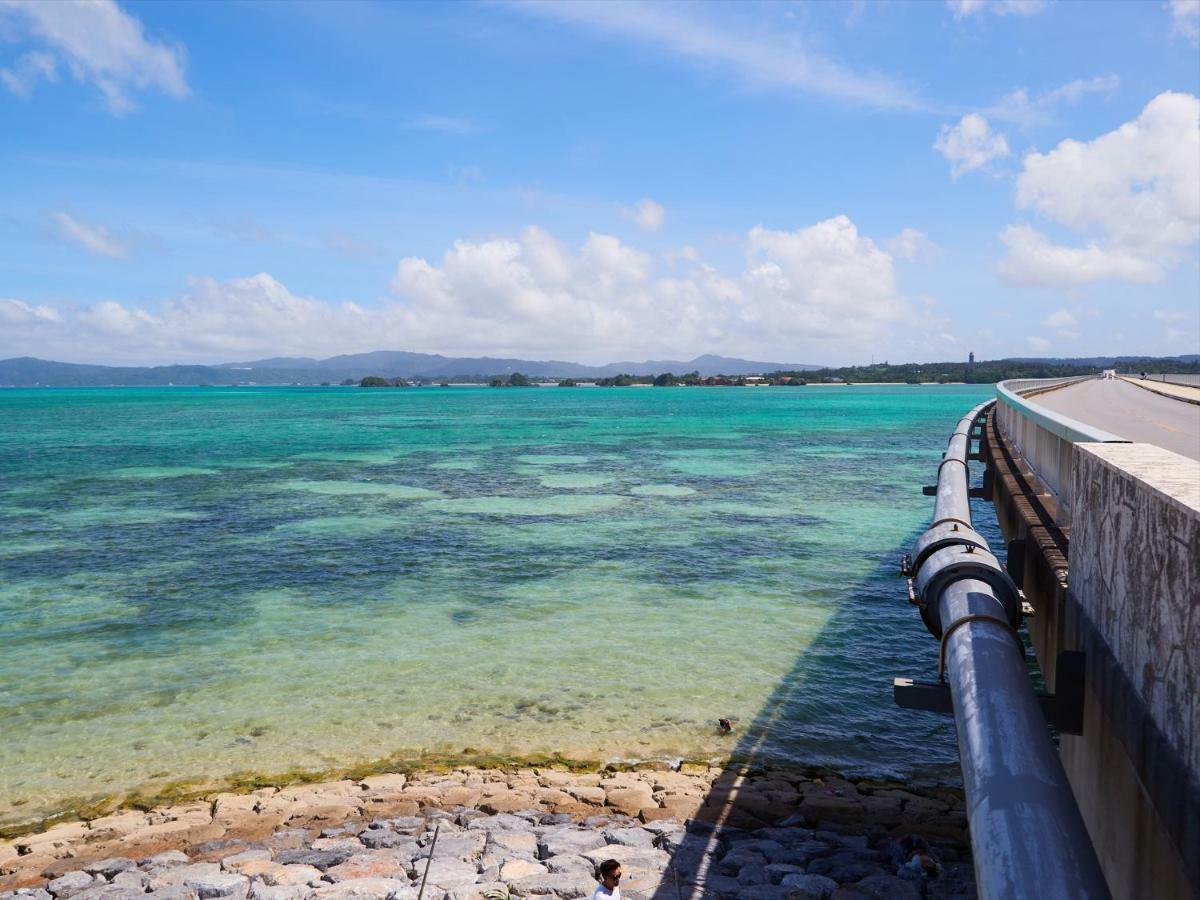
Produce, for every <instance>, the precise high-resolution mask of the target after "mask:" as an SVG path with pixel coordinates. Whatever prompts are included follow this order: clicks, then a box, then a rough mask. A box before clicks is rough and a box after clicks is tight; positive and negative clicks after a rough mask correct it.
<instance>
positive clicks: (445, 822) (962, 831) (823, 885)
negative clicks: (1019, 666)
mask: <svg viewBox="0 0 1200 900" xmlns="http://www.w3.org/2000/svg"><path fill="white" fill-rule="evenodd" d="M435 834H436V843H435ZM431 851H432V858H431ZM609 858H613V859H617V860H618V861H620V862H621V864H622V868H623V870H624V873H625V876H624V879H623V881H622V895H623V897H625V898H627V900H638V898H646V900H651V898H653V900H693V898H700V897H712V898H731V900H776V898H789V900H790V898H794V900H809V898H836V900H863V898H900V900H904V898H921V897H930V898H940V900H951V898H955V900H957V898H969V897H974V896H975V884H974V874H973V870H972V866H971V859H970V847H969V844H968V841H967V834H966V813H965V807H964V805H963V798H962V793H961V791H960V790H958V789H955V788H948V787H936V786H935V787H915V786H912V785H904V784H899V783H894V782H882V781H872V780H852V779H847V778H842V777H839V776H837V775H834V774H832V773H826V772H815V771H811V770H810V771H800V770H782V769H772V770H762V771H759V770H752V771H744V770H740V769H737V768H731V767H721V766H705V765H700V764H688V763H685V764H683V765H681V766H679V767H678V768H676V769H672V768H670V767H668V766H666V765H660V766H651V767H647V768H642V769H638V770H633V771H612V770H605V771H600V772H591V773H578V772H573V771H571V770H569V769H568V768H566V767H560V766H545V767H535V768H521V769H513V770H503V769H481V768H475V767H461V768H456V769H453V770H449V771H430V772H420V773H415V774H408V775H405V774H398V773H397V774H383V775H374V776H371V777H367V778H362V779H360V780H349V779H347V780H341V781H330V782H324V783H319V784H304V785H298V786H286V787H270V788H263V789H260V790H255V791H252V792H249V793H217V794H214V795H212V796H210V797H205V798H203V799H201V800H197V801H195V802H187V803H180V804H176V805H170V806H160V807H156V808H153V809H149V810H136V809H126V810H120V811H116V812H113V813H111V814H109V815H104V816H100V817H98V818H93V819H91V820H89V821H76V822H68V823H62V824H58V825H54V826H52V827H50V828H48V829H46V830H45V831H42V832H40V833H36V834H26V835H23V836H21V837H17V838H13V839H10V840H7V841H3V842H0V900H150V898H154V900H416V898H417V897H418V894H419V891H420V885H421V880H422V878H423V877H424V876H425V872H426V868H428V876H427V884H426V887H425V890H424V897H427V898H431V900H497V898H504V897H518V898H525V897H528V898H547V900H553V898H561V900H576V898H586V897H590V896H591V894H592V891H593V890H594V888H595V886H596V880H595V875H596V868H597V867H598V865H599V864H600V863H601V862H602V861H603V860H605V859H609Z"/></svg>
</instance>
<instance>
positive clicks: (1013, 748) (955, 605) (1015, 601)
mask: <svg viewBox="0 0 1200 900" xmlns="http://www.w3.org/2000/svg"><path fill="white" fill-rule="evenodd" d="M990 405H991V403H983V404H980V405H979V406H977V407H975V409H973V410H971V411H970V412H969V413H967V415H965V416H964V417H963V418H962V420H961V421H960V422H959V423H958V427H957V428H955V430H954V434H953V435H952V436H951V437H950V444H949V446H948V447H947V449H946V453H945V455H944V457H943V458H942V462H941V464H940V465H939V467H938V482H937V501H936V504H935V506H934V513H933V524H932V525H930V527H929V529H928V530H927V531H926V532H925V533H924V534H923V535H921V537H920V538H919V539H918V540H917V543H916V545H915V546H914V547H913V551H912V553H911V554H910V560H909V561H908V562H907V563H906V565H905V569H906V574H909V575H911V576H912V579H913V581H912V585H913V588H912V598H913V602H915V603H916V604H917V605H918V606H919V607H920V609H921V617H922V619H923V620H924V622H925V625H926V626H927V627H928V628H929V631H930V632H931V633H932V634H933V636H934V637H936V638H938V640H939V641H941V654H940V662H939V678H941V679H944V680H945V682H946V683H947V685H948V686H949V690H950V698H951V704H952V706H953V712H954V722H955V725H956V726H957V729H958V752H959V758H960V760H961V762H962V773H963V782H964V785H965V788H966V795H967V817H968V819H969V821H970V827H971V846H972V852H973V854H974V857H975V878H976V883H977V885H978V889H979V895H980V896H981V897H984V898H987V900H998V898H1018V897H1021V898H1025V897H1038V898H1047V900H1050V898H1054V900H1057V898H1066V897H1078V898H1104V897H1108V896H1109V893H1108V888H1107V886H1106V885H1105V882H1104V876H1103V874H1102V873H1101V871H1100V864H1099V862H1098V860H1097V859H1096V854H1095V851H1094V850H1093V849H1092V844H1091V841H1090V840H1089V839H1088V834H1087V830H1086V829H1085V828H1084V825H1083V819H1082V818H1081V817H1080V814H1079V808H1078V807H1077V806H1076V805H1075V798H1074V797H1073V796H1072V794H1071V787H1070V785H1069V784H1068V782H1067V776H1066V773H1065V772H1064V771H1063V767H1062V763H1061V762H1060V761H1059V758H1058V752H1057V750H1056V749H1055V746H1054V743H1053V741H1052V740H1051V738H1050V734H1049V731H1048V730H1047V727H1046V720H1045V718H1044V717H1043V713H1042V711H1041V709H1040V707H1039V706H1038V700H1037V697H1036V695H1035V694H1034V690H1033V684H1032V683H1031V682H1030V680H1029V676H1028V674H1027V673H1026V669H1025V660H1024V651H1023V645H1022V643H1021V639H1020V636H1019V635H1018V633H1017V627H1018V626H1019V625H1020V623H1021V594H1020V592H1019V591H1018V590H1017V587H1016V585H1015V584H1014V583H1013V581H1012V579H1011V578H1009V576H1008V573H1007V572H1005V570H1004V567H1003V566H1002V565H1001V564H1000V562H999V560H997V559H996V557H995V556H994V555H993V554H992V552H991V550H990V548H989V547H988V544H987V541H986V540H984V538H983V537H982V536H981V535H980V534H979V533H978V532H976V531H975V530H974V529H973V528H972V527H971V506H970V478H969V473H968V471H967V460H968V458H969V457H970V451H971V438H972V431H973V429H974V427H975V423H976V421H977V420H978V419H980V417H981V416H982V415H983V413H984V412H985V411H986V409H987V408H988V407H989V406H990Z"/></svg>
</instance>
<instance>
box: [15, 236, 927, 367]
mask: <svg viewBox="0 0 1200 900" xmlns="http://www.w3.org/2000/svg"><path fill="white" fill-rule="evenodd" d="M742 249H743V252H744V259H745V262H744V265H743V266H742V267H741V269H740V271H734V272H729V273H726V272H722V271H720V270H718V269H717V268H716V267H715V266H712V265H710V264H708V263H707V262H705V261H704V260H703V259H701V258H699V256H698V254H692V258H691V259H680V260H677V262H679V263H681V264H682V266H683V270H682V271H680V270H678V269H676V270H675V271H674V272H673V273H671V272H670V270H669V269H664V268H663V267H662V266H665V264H663V263H660V261H657V260H656V259H655V258H654V257H653V256H651V255H650V254H648V253H646V252H644V251H642V250H640V249H638V248H636V247H632V246H630V245H628V244H625V243H623V242H622V241H620V240H619V239H617V238H615V237H613V236H611V235H603V234H595V233H593V234H590V235H588V237H587V238H586V239H585V240H584V241H583V242H582V244H581V245H579V246H577V247H570V246H567V245H565V244H563V243H562V242H561V241H559V240H557V239H556V238H555V237H554V236H553V235H551V234H549V233H548V232H546V231H545V230H543V229H541V228H536V227H530V228H527V229H525V230H524V231H523V232H522V233H521V234H520V235H518V236H516V237H497V238H493V239H489V240H482V241H458V242H455V243H454V245H453V246H451V247H450V248H449V249H448V250H447V251H446V252H445V253H444V254H443V255H442V256H441V258H440V259H434V260H429V259H425V258H421V257H407V258H405V259H402V260H400V262H399V263H398V265H397V267H396V270H395V274H394V276H393V278H392V283H391V289H392V294H393V297H392V299H389V300H388V301H386V302H384V303H382V304H380V305H377V306H371V307H365V306H361V305H359V304H356V303H340V304H335V303H329V302H325V301H321V300H317V299H313V298H307V297H302V296H298V295H296V294H293V293H292V292H291V291H290V290H288V288H287V287H285V286H284V285H283V284H281V283H280V282H279V281H277V280H276V279H274V278H272V277H271V276H270V275H267V274H265V273H264V274H259V275H255V276H253V277H249V278H238V279H232V280H230V281H216V280H213V279H209V278H204V279H196V280H194V281H192V282H191V283H190V284H189V286H188V289H187V291H186V292H185V293H184V294H183V295H182V296H179V297H176V298H173V299H170V300H167V301H165V302H163V303H162V304H160V305H159V306H158V307H157V308H156V309H142V308H139V307H136V306H132V305H128V304H121V303H117V302H115V301H107V302H102V303H97V304H95V305H92V306H80V307H61V308H57V309H50V308H46V307H33V306H31V305H29V304H22V303H21V301H6V303H7V304H8V305H5V306H0V310H2V311H3V312H0V315H3V316H4V317H5V318H4V321H5V322H6V323H7V322H8V321H9V319H12V320H13V323H12V325H11V326H8V325H6V327H5V328H3V329H0V355H13V354H16V355H24V354H35V355H45V356H57V357H59V358H63V357H66V358H78V357H79V353H80V350H81V348H88V350H89V352H90V353H93V354H97V355H100V354H102V355H103V357H104V358H105V359H109V360H117V359H127V360H134V361H145V360H151V359H153V360H158V361H166V360H209V361H211V360H228V359H237V358H242V359H250V358H254V357H257V356H267V355H277V354H286V355H293V354H297V355H310V354H312V355H331V354H334V353H346V352H355V351H363V350H372V349H380V348H382V347H402V348H410V349H421V350H436V351H440V352H445V353H455V354H459V353H463V354H466V353H470V354H474V353H512V354H517V355H523V356H546V355H563V354H569V355H571V356H574V357H575V358H580V359H591V360H600V359H605V358H609V357H614V358H615V357H616V356H618V355H620V356H624V355H625V354H644V355H646V356H661V355H671V354H675V353H698V352H704V351H706V350H712V349H714V348H719V349H721V350H722V351H724V352H736V353H744V354H753V353H758V352H764V353H773V354H780V353H781V354H784V356H787V357H794V355H795V354H796V353H804V352H808V353H815V352H821V353H828V352H829V351H830V350H837V349H846V350H850V349H861V347H862V345H863V343H864V342H867V341H872V340H876V339H878V338H880V337H881V336H882V335H883V334H884V333H885V332H886V331H887V330H888V329H889V328H891V327H893V326H894V325H895V323H897V322H898V321H901V320H905V321H920V322H922V323H925V322H928V323H930V324H931V325H937V326H938V328H937V330H940V329H941V325H940V323H939V322H937V321H936V320H934V319H933V317H932V316H931V314H930V313H929V312H916V313H915V312H914V310H913V308H912V304H911V303H910V302H909V300H908V299H907V298H906V297H905V295H904V294H903V293H902V291H901V290H900V288H899V285H898V284H897V280H896V275H895V271H894V266H893V258H892V256H891V254H890V253H888V252H887V251H886V250H885V249H883V248H881V247H880V246H879V245H877V244H876V243H875V242H874V241H873V240H871V239H870V238H868V237H865V236H864V235H862V234H860V233H859V231H858V229H857V227H856V226H855V224H854V223H853V222H852V221H851V220H850V219H849V218H847V217H845V216H836V217H834V218H831V219H827V220H825V221H821V222H817V223H815V224H813V225H810V226H808V227H806V228H800V229H798V230H796V231H777V230H773V229H768V228H763V227H756V228H753V229H751V230H750V231H749V232H748V233H747V234H746V235H744V237H743V238H742ZM18 304H19V305H18ZM35 310H41V312H34V311H35ZM54 317H57V318H54ZM781 358H782V357H781Z"/></svg>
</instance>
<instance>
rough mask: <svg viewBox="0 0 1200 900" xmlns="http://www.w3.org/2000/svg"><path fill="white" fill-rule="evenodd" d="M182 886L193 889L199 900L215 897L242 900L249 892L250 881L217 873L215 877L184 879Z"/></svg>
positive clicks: (230, 874) (198, 876)
mask: <svg viewBox="0 0 1200 900" xmlns="http://www.w3.org/2000/svg"><path fill="white" fill-rule="evenodd" d="M183 886H184V887H190V888H193V889H194V890H195V891H196V894H197V895H198V896H199V897H200V900H212V898H216V897H222V898H229V900H244V898H245V897H246V895H247V894H249V892H250V879H249V878H247V877H246V876H245V875H234V874H232V873H230V872H218V873H217V874H216V875H196V876H193V877H191V878H185V879H184V881H183Z"/></svg>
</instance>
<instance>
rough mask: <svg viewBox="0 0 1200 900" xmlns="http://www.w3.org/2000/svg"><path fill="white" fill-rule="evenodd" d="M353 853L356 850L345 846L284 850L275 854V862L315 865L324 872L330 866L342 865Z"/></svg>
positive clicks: (286, 864)
mask: <svg viewBox="0 0 1200 900" xmlns="http://www.w3.org/2000/svg"><path fill="white" fill-rule="evenodd" d="M353 855H354V852H353V851H352V850H349V849H347V848H345V847H339V848H337V849H331V850H283V851H280V852H279V853H277V854H275V862H277V863H281V864H282V865H285V866H288V865H293V864H295V865H301V866H313V867H314V868H317V869H320V870H321V871H322V872H324V871H325V870H326V869H328V868H329V867H330V866H338V865H341V864H342V863H344V862H345V861H346V860H348V859H349V858H350V857H351V856H353Z"/></svg>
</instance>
